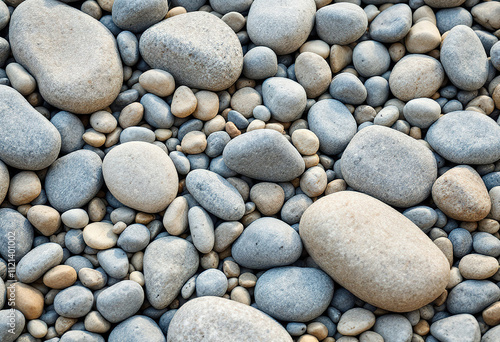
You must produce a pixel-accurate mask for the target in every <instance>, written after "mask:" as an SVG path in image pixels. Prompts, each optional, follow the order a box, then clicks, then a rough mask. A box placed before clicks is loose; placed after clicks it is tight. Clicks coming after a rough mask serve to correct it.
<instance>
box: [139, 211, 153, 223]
mask: <svg viewBox="0 0 500 342" xmlns="http://www.w3.org/2000/svg"><path fill="white" fill-rule="evenodd" d="M154 219H155V215H154V214H148V213H143V212H138V213H137V214H135V223H140V224H143V225H147V224H149V223H151V222H152V221H153V220H154Z"/></svg>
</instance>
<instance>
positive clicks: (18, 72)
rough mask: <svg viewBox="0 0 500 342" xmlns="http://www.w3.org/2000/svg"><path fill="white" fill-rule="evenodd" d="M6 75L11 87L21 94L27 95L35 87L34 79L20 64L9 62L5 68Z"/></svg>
mask: <svg viewBox="0 0 500 342" xmlns="http://www.w3.org/2000/svg"><path fill="white" fill-rule="evenodd" d="M5 72H6V73H7V77H8V78H9V81H10V85H11V86H12V88H14V89H15V90H17V91H18V92H20V93H21V95H24V96H28V95H29V94H31V93H32V92H34V91H35V89H36V81H35V79H34V78H33V76H31V75H30V74H29V73H28V72H27V71H26V69H24V68H23V66H22V65H21V64H18V63H9V64H7V67H6V68H5Z"/></svg>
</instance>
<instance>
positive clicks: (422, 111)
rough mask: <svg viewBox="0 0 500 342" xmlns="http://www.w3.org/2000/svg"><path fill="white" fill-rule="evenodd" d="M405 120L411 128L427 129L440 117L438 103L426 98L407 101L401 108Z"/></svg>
mask: <svg viewBox="0 0 500 342" xmlns="http://www.w3.org/2000/svg"><path fill="white" fill-rule="evenodd" d="M403 114H404V117H405V120H406V121H408V122H409V123H410V124H411V125H412V126H416V127H419V128H429V126H431V125H432V124H433V123H434V122H436V121H437V120H438V119H439V117H440V115H441V106H440V105H439V103H437V102H436V101H434V100H432V99H428V98H418V99H413V100H410V101H408V102H407V103H406V104H405V106H404V107H403Z"/></svg>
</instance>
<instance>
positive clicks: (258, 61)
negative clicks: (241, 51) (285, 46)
mask: <svg viewBox="0 0 500 342" xmlns="http://www.w3.org/2000/svg"><path fill="white" fill-rule="evenodd" d="M277 72H278V57H277V56H276V53H275V52H274V51H273V50H272V49H270V48H268V47H267V46H256V47H254V48H253V49H250V50H249V51H248V52H247V53H246V54H245V56H244V57H243V75H245V77H248V78H250V79H252V80H262V79H266V78H268V77H273V76H274V75H276V73H277Z"/></svg>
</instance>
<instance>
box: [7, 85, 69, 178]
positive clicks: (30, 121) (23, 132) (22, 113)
mask: <svg viewBox="0 0 500 342" xmlns="http://www.w3.org/2000/svg"><path fill="white" fill-rule="evenodd" d="M0 136H1V137H2V144H0V159H1V160H2V161H3V162H5V164H7V165H9V166H12V167H15V168H17V169H22V170H41V169H44V168H46V167H48V166H49V165H50V164H52V163H53V162H54V160H56V158H57V156H58V154H59V151H60V149H61V136H60V135H59V132H58V130H57V129H56V127H54V125H53V124H51V123H50V122H49V121H48V120H47V119H46V118H45V117H43V115H42V114H40V113H39V112H38V111H37V110H35V109H34V108H33V107H32V106H31V105H30V104H29V102H28V101H26V99H25V98H24V97H23V96H22V95H21V94H20V93H18V92H17V91H16V90H15V89H13V88H11V87H8V86H4V85H0Z"/></svg>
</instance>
